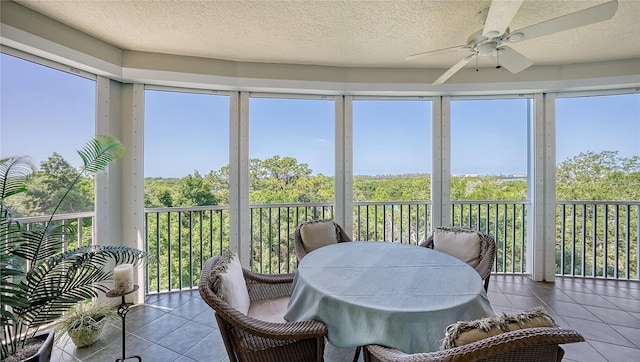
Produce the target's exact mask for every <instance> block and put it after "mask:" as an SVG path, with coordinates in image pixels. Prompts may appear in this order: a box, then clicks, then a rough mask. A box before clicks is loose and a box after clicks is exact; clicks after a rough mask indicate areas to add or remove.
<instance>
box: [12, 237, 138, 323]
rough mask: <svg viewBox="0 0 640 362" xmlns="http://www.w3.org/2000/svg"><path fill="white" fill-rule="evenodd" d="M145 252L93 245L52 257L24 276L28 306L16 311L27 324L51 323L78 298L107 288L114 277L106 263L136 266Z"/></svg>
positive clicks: (93, 294) (90, 295)
mask: <svg viewBox="0 0 640 362" xmlns="http://www.w3.org/2000/svg"><path fill="white" fill-rule="evenodd" d="M145 255H146V254H145V253H144V252H142V251H140V250H138V249H132V248H129V247H126V246H99V245H92V246H85V247H81V248H77V249H73V250H70V251H67V252H65V253H61V254H59V255H55V256H52V257H50V258H48V259H47V260H44V261H43V262H42V263H41V264H39V265H38V267H37V268H34V269H33V270H32V272H31V273H29V275H28V276H27V278H26V280H25V284H26V286H27V289H28V290H29V291H30V293H29V297H28V305H27V306H24V307H22V308H18V309H17V310H16V311H17V313H19V314H20V315H22V316H23V319H24V321H25V322H26V324H27V325H32V326H36V325H40V324H42V323H47V322H50V321H51V320H52V319H55V318H58V317H59V316H60V315H62V313H64V312H65V311H67V310H68V309H69V308H71V307H73V306H74V305H75V304H76V303H78V301H81V300H85V299H90V298H93V297H97V296H98V293H105V292H107V291H108V290H109V288H108V287H107V286H106V285H105V284H104V283H105V282H107V281H111V280H112V279H113V273H112V272H111V271H110V270H108V271H107V270H105V268H104V266H105V265H106V264H107V263H108V262H110V261H111V260H115V262H116V264H121V263H131V264H134V265H139V264H140V263H141V262H142V261H143V260H144V258H145Z"/></svg>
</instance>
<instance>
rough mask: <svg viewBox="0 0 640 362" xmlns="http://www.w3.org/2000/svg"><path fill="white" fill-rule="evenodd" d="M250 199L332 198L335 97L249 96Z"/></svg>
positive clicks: (258, 201)
mask: <svg viewBox="0 0 640 362" xmlns="http://www.w3.org/2000/svg"><path fill="white" fill-rule="evenodd" d="M249 117H250V120H249V155H250V158H251V165H250V178H251V181H250V186H249V187H250V199H251V203H252V204H274V203H292V202H331V201H333V199H334V181H333V176H334V173H335V140H334V138H335V126H334V124H335V123H334V119H335V102H334V101H333V100H331V101H326V100H307V99H274V98H251V99H250V100H249Z"/></svg>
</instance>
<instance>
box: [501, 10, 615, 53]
mask: <svg viewBox="0 0 640 362" xmlns="http://www.w3.org/2000/svg"><path fill="white" fill-rule="evenodd" d="M617 10H618V1H617V0H614V1H610V2H608V3H604V4H601V5H598V6H594V7H591V8H588V9H584V10H580V11H576V12H575V13H571V14H567V15H564V16H560V17H558V18H555V19H551V20H547V21H543V22H542V23H538V24H534V25H531V26H528V27H526V28H522V29H520V30H515V31H513V32H511V35H509V38H507V41H510V42H512V43H515V42H518V41H525V40H529V39H533V38H537V37H540V36H543V35H548V34H553V33H557V32H560V31H564V30H569V29H573V28H578V27H581V26H585V25H589V24H594V23H598V22H601V21H605V20H609V19H611V18H612V17H613V15H614V14H615V13H616V11H617Z"/></svg>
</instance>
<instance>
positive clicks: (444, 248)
mask: <svg viewBox="0 0 640 362" xmlns="http://www.w3.org/2000/svg"><path fill="white" fill-rule="evenodd" d="M433 248H434V249H435V250H438V251H441V252H443V253H446V254H449V255H451V256H455V257H456V258H458V259H460V260H462V261H464V262H465V263H467V264H469V265H471V266H472V267H473V268H475V267H477V266H478V264H480V248H481V245H480V236H479V235H478V233H477V232H476V231H475V230H471V229H461V228H455V229H453V228H445V227H439V228H437V229H436V230H435V232H434V234H433Z"/></svg>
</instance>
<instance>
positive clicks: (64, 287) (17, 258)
mask: <svg viewBox="0 0 640 362" xmlns="http://www.w3.org/2000/svg"><path fill="white" fill-rule="evenodd" d="M123 152H124V147H123V146H122V145H121V144H120V142H119V141H118V140H117V139H115V138H113V137H111V136H106V135H103V136H97V137H96V138H94V139H93V140H91V141H90V142H89V143H88V144H87V145H86V146H85V147H84V148H83V149H82V150H80V151H79V152H78V153H79V154H80V156H81V158H82V160H83V162H84V165H83V166H82V168H81V169H80V171H79V172H77V173H75V172H72V171H71V170H70V169H69V168H68V167H66V162H62V160H61V158H58V157H53V158H52V159H50V161H51V162H47V163H45V166H46V167H47V169H48V170H49V171H51V172H54V174H56V175H57V176H59V177H60V178H61V179H63V180H65V181H66V182H69V183H68V184H66V185H65V186H64V188H62V189H61V190H62V191H60V192H59V193H58V192H56V193H54V194H53V195H54V197H57V196H56V195H60V196H59V197H58V198H57V203H56V204H53V205H52V206H51V207H52V209H53V211H52V212H51V215H50V216H49V218H48V221H47V222H45V223H44V225H41V226H40V227H33V228H25V227H23V225H21V224H20V223H18V222H17V221H16V219H15V217H14V215H13V211H12V209H11V208H10V207H9V206H8V204H7V203H6V201H8V199H9V198H11V197H14V196H17V195H19V194H20V193H24V192H26V191H27V186H28V184H27V181H28V180H29V179H30V177H31V174H32V171H33V169H34V168H33V165H32V164H31V162H30V160H29V159H28V158H26V157H13V158H7V159H3V160H0V186H1V187H2V188H1V189H0V207H1V209H0V268H1V269H0V270H1V272H2V273H1V280H0V291H1V292H2V305H1V307H0V311H1V316H0V322H1V326H2V341H1V349H0V352H1V356H2V358H3V359H4V358H6V357H7V356H9V355H12V354H14V353H15V352H16V350H17V349H18V348H19V347H20V346H21V345H23V343H24V341H26V340H27V339H29V338H31V337H32V336H33V335H34V334H35V332H36V331H37V330H38V327H40V326H42V325H44V324H47V323H50V322H52V321H54V320H55V319H56V318H58V317H60V316H61V315H62V314H63V313H64V312H66V311H67V310H69V308H71V307H73V306H74V305H75V304H76V303H78V302H79V301H82V300H85V299H88V298H92V297H97V296H98V292H106V291H107V290H108V288H107V287H106V285H105V284H104V282H106V281H108V280H111V279H112V273H111V272H110V271H106V270H105V269H104V266H105V265H106V264H107V263H109V262H111V261H112V260H113V261H115V263H116V264H119V263H127V262H129V263H138V262H140V261H141V260H142V258H143V257H144V256H145V254H144V253H143V252H142V251H140V250H137V249H132V248H128V247H124V246H98V245H91V246H83V247H79V248H75V249H70V250H66V251H65V250H64V240H65V236H66V235H68V234H69V233H71V232H73V231H74V230H73V227H71V226H69V225H64V224H62V225H60V224H55V223H53V217H54V215H55V213H56V211H58V210H60V208H61V206H62V205H63V204H64V203H65V201H66V197H67V196H69V195H73V194H72V190H73V187H74V186H75V185H76V184H77V183H78V182H79V181H80V180H81V179H82V177H83V174H84V173H87V172H98V171H102V170H104V169H105V168H106V167H107V165H108V164H109V163H111V162H113V161H115V160H116V159H117V158H118V157H120V156H121V155H122V153H123ZM54 156H55V155H54ZM47 177H51V175H47ZM48 182H49V183H55V182H57V180H55V179H53V178H52V179H50V180H49V181H48ZM44 183H45V184H46V182H44ZM58 191H59V190H58Z"/></svg>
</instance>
